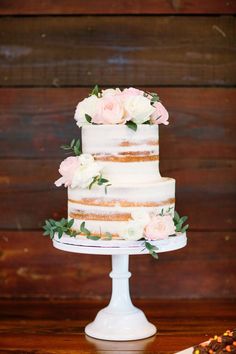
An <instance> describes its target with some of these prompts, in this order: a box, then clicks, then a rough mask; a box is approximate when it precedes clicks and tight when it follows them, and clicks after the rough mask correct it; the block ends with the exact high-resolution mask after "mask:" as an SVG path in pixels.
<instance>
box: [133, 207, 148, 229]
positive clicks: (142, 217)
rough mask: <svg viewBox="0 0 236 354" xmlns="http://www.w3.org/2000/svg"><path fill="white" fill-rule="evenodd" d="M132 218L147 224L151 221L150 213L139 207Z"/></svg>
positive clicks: (144, 224)
mask: <svg viewBox="0 0 236 354" xmlns="http://www.w3.org/2000/svg"><path fill="white" fill-rule="evenodd" d="M131 216H132V219H133V220H135V221H136V222H137V223H139V224H141V225H143V226H146V225H147V224H148V223H149V221H150V215H149V213H148V212H147V211H146V210H145V209H142V208H141V209H137V210H134V211H133V212H132V213H131Z"/></svg>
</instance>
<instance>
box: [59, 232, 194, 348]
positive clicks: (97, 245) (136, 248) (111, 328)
mask: <svg viewBox="0 0 236 354" xmlns="http://www.w3.org/2000/svg"><path fill="white" fill-rule="evenodd" d="M151 243H152V244H153V245H155V246H157V247H158V253H162V252H169V251H174V250H177V249H180V248H182V247H184V246H185V245H186V243H187V237H186V234H185V233H183V234H178V235H177V236H175V237H169V238H168V239H166V240H160V241H155V242H151ZM53 245H54V247H56V248H58V249H60V250H63V251H67V252H74V253H87V254H95V255H111V256H112V272H111V273H110V277H111V278H112V295H111V300H110V303H109V305H108V306H107V307H105V308H104V309H102V310H100V311H99V312H98V314H97V316H96V318H95V320H94V321H93V322H91V323H89V324H88V325H87V326H86V327H85V333H86V334H87V335H88V336H91V337H94V338H97V339H105V340H113V341H114V340H115V341H128V340H136V339H143V338H147V337H151V336H153V335H154V334H155V333H156V331H157V329H156V327H155V326H154V325H153V324H151V323H150V322H148V320H147V318H146V316H145V314H144V313H143V312H142V311H141V310H139V309H138V308H137V307H135V306H134V305H133V304H132V301H131V299H130V293H129V278H130V277H131V273H130V272H129V271H128V263H129V255H137V254H147V253H148V251H147V250H146V249H145V248H144V242H143V241H135V242H133V241H112V242H111V241H92V240H85V241H84V238H83V239H82V238H70V237H68V236H63V237H62V238H61V239H58V238H57V237H55V238H54V239H53ZM111 245H112V247H111ZM153 261H154V262H155V260H153Z"/></svg>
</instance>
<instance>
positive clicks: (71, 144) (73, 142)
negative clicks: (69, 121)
mask: <svg viewBox="0 0 236 354" xmlns="http://www.w3.org/2000/svg"><path fill="white" fill-rule="evenodd" d="M74 145H75V139H73V140H71V143H70V148H71V149H72V148H73V146H74Z"/></svg>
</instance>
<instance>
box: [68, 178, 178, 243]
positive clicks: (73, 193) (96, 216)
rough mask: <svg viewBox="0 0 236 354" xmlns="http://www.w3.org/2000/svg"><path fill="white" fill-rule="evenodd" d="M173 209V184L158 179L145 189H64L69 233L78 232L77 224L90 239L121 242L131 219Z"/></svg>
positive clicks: (170, 212)
mask: <svg viewBox="0 0 236 354" xmlns="http://www.w3.org/2000/svg"><path fill="white" fill-rule="evenodd" d="M174 207H175V180H174V179H172V178H161V179H160V180H159V181H157V182H155V183H152V184H148V185H136V186H135V185H133V186H124V185H122V186H113V185H112V186H109V187H108V189H107V191H105V189H104V186H100V187H94V188H93V189H91V190H89V189H76V188H75V189H68V219H74V224H73V230H75V231H76V232H78V234H79V233H80V231H81V224H83V225H84V226H85V227H86V229H87V230H89V232H90V233H91V235H93V236H96V235H97V236H99V237H100V238H107V234H109V236H110V237H112V239H122V237H120V234H121V233H122V230H123V229H124V227H125V225H126V224H127V222H128V221H130V220H132V215H133V214H134V213H136V214H137V212H142V211H144V212H148V213H149V214H152V213H153V214H159V213H168V214H170V215H172V216H173V214H174Z"/></svg>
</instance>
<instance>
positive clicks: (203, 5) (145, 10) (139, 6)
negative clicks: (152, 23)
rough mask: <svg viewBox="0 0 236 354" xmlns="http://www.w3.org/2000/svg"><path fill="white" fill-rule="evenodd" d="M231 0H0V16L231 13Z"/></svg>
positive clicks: (233, 7)
mask: <svg viewBox="0 0 236 354" xmlns="http://www.w3.org/2000/svg"><path fill="white" fill-rule="evenodd" d="M235 12H236V5H235V2H234V1H233V0H214V1H211V0H210V1H209V0H208V1H206V0H188V1H187V0H171V1H168V0H146V1H145V2H144V1H143V0H135V1H134V0H100V1H99V2H98V1H96V0H89V2H87V1H84V0H57V1H56V2H55V1H53V0H47V1H46V2H45V1H34V0H21V1H20V3H19V2H17V1H15V0H1V6H0V14H1V15H40V14H45V15H75V14H78V15H81V14H93V15H94V14H95V15H103V14H108V15H117V14H151V15H153V14H173V15H175V14H233V13H235Z"/></svg>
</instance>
